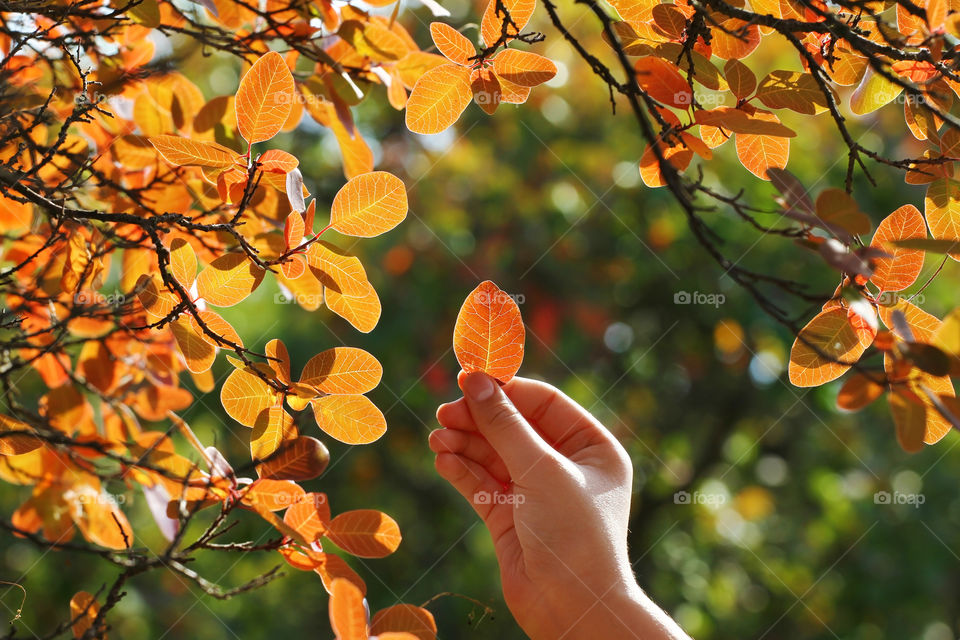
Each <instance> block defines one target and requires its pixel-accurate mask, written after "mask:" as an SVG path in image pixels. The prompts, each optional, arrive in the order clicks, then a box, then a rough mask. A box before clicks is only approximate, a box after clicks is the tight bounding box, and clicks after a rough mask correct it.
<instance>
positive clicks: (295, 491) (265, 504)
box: [241, 478, 306, 511]
mask: <svg viewBox="0 0 960 640" xmlns="http://www.w3.org/2000/svg"><path fill="white" fill-rule="evenodd" d="M305 494H306V492H305V491H304V490H303V488H302V487H301V486H300V485H298V484H297V483H295V482H290V481H289V480H286V479H281V478H260V479H259V480H254V481H253V484H251V485H250V486H249V487H248V488H247V490H246V491H245V492H244V494H243V497H242V498H241V502H242V503H243V504H244V505H246V506H248V507H253V506H256V507H257V508H258V510H261V509H265V510H267V511H282V510H284V509H286V508H287V507H289V506H290V505H292V504H295V503H297V502H299V501H300V500H302V499H303V497H304V495H305Z"/></svg>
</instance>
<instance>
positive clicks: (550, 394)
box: [503, 378, 615, 456]
mask: <svg viewBox="0 0 960 640" xmlns="http://www.w3.org/2000/svg"><path fill="white" fill-rule="evenodd" d="M503 391H504V392H505V393H506V394H507V396H509V398H510V399H511V400H512V401H513V404H514V405H515V406H516V407H517V410H518V411H519V412H520V413H521V414H522V415H523V416H524V417H525V418H526V419H527V421H528V422H530V423H531V424H533V426H534V428H536V429H537V430H538V431H540V433H542V434H543V437H544V439H545V440H547V442H550V443H551V444H552V445H553V446H554V447H555V448H556V449H557V450H558V451H560V452H561V453H563V454H564V455H568V456H569V455H570V454H571V453H573V452H575V451H578V450H579V449H582V448H584V447H586V446H589V445H591V444H601V443H603V444H606V443H611V442H615V438H614V437H613V435H612V434H611V433H610V432H609V431H607V429H606V427H604V426H603V425H602V424H600V423H599V422H598V421H597V419H596V418H594V417H593V415H592V414H591V413H590V412H589V411H587V410H586V409H584V408H583V407H581V406H580V405H579V404H577V403H576V402H574V401H573V400H572V399H571V398H570V397H568V396H567V395H566V394H565V393H563V392H562V391H560V390H559V389H557V388H556V387H554V386H552V385H549V384H547V383H546V382H540V381H539V380H531V379H529V378H513V379H512V380H510V382H508V383H507V384H505V385H504V386H503Z"/></svg>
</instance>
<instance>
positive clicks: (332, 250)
mask: <svg viewBox="0 0 960 640" xmlns="http://www.w3.org/2000/svg"><path fill="white" fill-rule="evenodd" d="M307 263H308V264H309V265H310V267H311V269H313V272H314V275H316V276H317V279H318V280H320V282H322V283H323V286H325V287H328V288H330V289H333V290H334V291H336V292H337V293H341V294H343V295H346V296H362V295H364V294H365V293H366V291H367V289H368V288H369V286H370V283H369V282H368V281H367V272H366V271H364V269H363V264H362V263H361V262H360V259H359V258H357V257H356V256H352V255H350V254H348V253H344V252H343V251H341V250H340V249H338V248H337V247H335V246H333V245H332V244H330V243H329V242H323V241H320V242H315V243H313V244H312V245H310V247H309V248H308V249H307Z"/></svg>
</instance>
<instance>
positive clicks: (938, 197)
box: [923, 129, 960, 260]
mask: <svg viewBox="0 0 960 640" xmlns="http://www.w3.org/2000/svg"><path fill="white" fill-rule="evenodd" d="M950 131H953V129H951V130H950ZM923 202H924V209H923V211H924V214H925V216H926V219H927V225H929V227H930V235H931V236H933V238H934V239H935V240H949V241H954V242H960V182H957V181H956V180H953V179H951V178H942V179H940V180H935V181H934V182H931V183H930V186H929V187H927V196H926V198H924V201H923ZM949 255H950V257H951V258H953V259H954V260H960V251H951V252H950V254H949Z"/></svg>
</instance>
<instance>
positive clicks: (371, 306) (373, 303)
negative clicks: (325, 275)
mask: <svg viewBox="0 0 960 640" xmlns="http://www.w3.org/2000/svg"><path fill="white" fill-rule="evenodd" d="M323 300H324V302H326V303H327V308H328V309H330V311H333V312H334V313H335V314H337V315H338V316H340V317H341V318H343V319H344V320H346V321H347V322H349V323H350V324H352V325H353V326H354V327H355V328H356V329H357V330H358V331H361V332H363V333H370V332H371V331H373V328H374V327H375V326H377V322H379V320H380V312H381V310H382V308H381V306H380V298H379V297H378V296H377V292H376V290H375V289H374V288H373V285H371V284H370V283H369V282H368V283H367V288H366V290H365V291H364V292H363V294H362V295H358V296H347V295H344V294H342V293H340V292H339V291H335V290H334V289H332V288H330V287H325V288H324V290H323Z"/></svg>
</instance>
